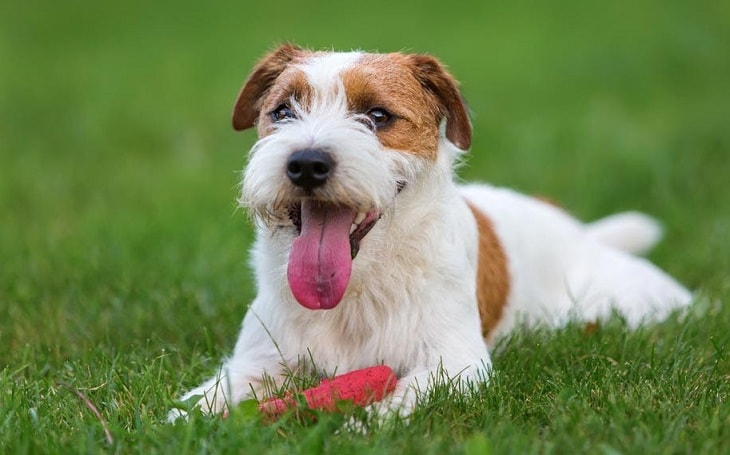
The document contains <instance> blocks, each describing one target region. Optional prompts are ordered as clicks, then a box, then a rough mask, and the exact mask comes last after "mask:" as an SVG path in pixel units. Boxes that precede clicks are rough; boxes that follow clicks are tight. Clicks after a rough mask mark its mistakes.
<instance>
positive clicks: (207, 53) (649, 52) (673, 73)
mask: <svg viewBox="0 0 730 455" xmlns="http://www.w3.org/2000/svg"><path fill="white" fill-rule="evenodd" d="M249 3H253V2H249ZM606 3H609V4H606ZM203 5H204V3H203V2H192V1H185V0H178V1H169V0H164V1H158V2H143V1H138V0H131V1H127V2H108V4H105V2H91V1H83V0H74V1H68V2H51V1H48V0H46V1H38V2H4V3H2V4H1V5H0V66H1V67H2V69H0V453H59V452H71V453H77V452H89V453H98V452H102V453H104V452H113V453H187V452H213V453H217V452H234V453H263V452H270V453H287V454H288V453H317V452H327V453H383V452H386V453H403V454H406V453H417V454H419V455H420V454H426V453H439V454H440V453H467V454H476V453H489V452H491V453H576V452H580V453H583V452H585V453H606V454H608V453H611V454H613V453H730V403H728V401H729V400H730V352H729V351H730V331H728V327H730V202H728V196H729V195H730V190H728V188H727V186H728V182H730V180H729V176H730V4H729V3H728V2H721V1H715V2H713V1H705V2H692V1H666V2H659V1H640V2H631V1H628V0H621V1H618V2H602V3H600V4H592V3H589V2H581V1H578V0H559V1H553V2H542V3H537V4H528V2H500V3H496V2H494V4H492V2H481V3H477V2H472V3H471V4H468V5H460V4H457V3H454V4H448V5H446V4H444V3H443V2H436V1H433V0H425V1H420V2H415V1H413V2H387V3H386V2H370V3H351V2H336V1H334V0H331V1H322V2H316V3H314V4H305V2H299V3H279V4H268V3H264V2H259V3H256V4H246V2H240V1H239V2H233V1H229V2H216V3H212V2H211V3H210V4H209V5H208V6H203ZM285 40H289V41H293V42H297V43H300V44H302V45H305V46H310V47H314V48H331V47H335V48H338V49H352V48H362V49H366V50H381V51H392V50H409V51H419V52H429V53H433V54H435V55H437V56H438V57H440V58H441V59H442V60H443V61H445V62H446V63H447V64H448V66H449V68H450V69H451V70H452V72H453V73H454V74H455V75H456V76H457V78H458V79H459V80H460V81H461V82H462V89H463V92H464V94H465V96H466V98H467V100H468V101H469V105H470V108H471V110H472V113H473V123H474V130H475V135H474V141H473V147H472V152H471V153H470V155H469V158H468V160H467V163H466V165H465V166H464V167H463V168H462V169H461V170H460V175H461V176H462V177H463V178H464V179H465V180H483V181H490V182H494V183H496V184H500V185H508V186H511V187H514V188H517V189H519V190H521V191H524V192H527V193H533V194H541V195H545V196H548V197H550V198H551V199H553V200H556V201H560V203H561V205H563V206H564V207H566V208H567V209H569V210H570V211H571V212H573V213H575V214H576V215H577V216H579V217H581V218H584V219H592V218H596V217H600V216H601V215H604V214H607V213H611V212H613V211H619V210H626V209H638V210H642V211H645V212H647V213H650V214H652V215H654V216H656V217H657V218H659V219H660V220H662V221H663V223H664V225H665V228H666V236H665V239H664V242H663V243H662V244H661V245H660V246H659V247H658V248H657V249H656V250H655V251H653V252H652V254H651V259H652V260H653V261H655V262H656V263H658V264H659V265H660V266H661V267H662V268H664V269H666V270H668V271H669V272H670V273H671V274H673V275H674V276H676V277H678V279H679V280H680V281H682V282H683V283H685V284H686V285H687V286H689V287H691V288H692V289H695V290H696V291H697V295H698V299H697V303H696V304H695V305H694V307H693V308H692V310H691V311H690V312H688V313H687V314H684V315H676V316H675V317H673V318H671V319H670V320H669V321H667V322H666V323H663V324H660V325H657V326H653V327H645V328H641V329H639V330H637V331H633V332H632V331H629V330H627V329H626V328H625V327H624V326H623V325H622V324H621V321H619V320H615V321H611V322H609V323H606V324H602V325H600V326H598V327H595V328H593V327H591V328H586V327H582V326H577V325H576V326H569V327H567V328H565V329H563V330H560V331H556V332H543V331H535V332H529V333H520V334H518V335H516V336H514V337H512V338H510V339H508V340H504V342H503V343H502V344H501V346H500V347H499V349H498V350H497V353H496V356H495V367H496V371H495V373H494V375H493V377H492V379H491V382H490V384H489V385H488V386H485V385H483V386H480V387H478V388H476V389H475V390H473V393H471V394H468V395H464V396H457V395H455V394H453V393H452V392H451V391H450V390H449V388H448V387H446V386H443V387H437V388H436V389H435V390H433V391H432V392H431V393H430V394H429V395H428V396H427V397H424V398H425V402H424V404H423V405H422V406H421V407H419V408H418V409H417V411H416V412H415V414H414V416H413V419H412V421H411V422H410V425H405V424H404V423H403V422H400V421H393V422H387V423H386V424H383V425H379V424H378V422H370V421H366V422H365V423H366V424H367V425H372V428H371V429H370V431H369V432H367V434H353V433H350V432H338V431H337V429H338V428H340V426H341V423H342V419H343V418H344V417H343V416H339V415H331V416H327V415H323V416H321V418H320V419H319V420H318V421H317V422H316V423H312V422H299V421H296V420H295V419H285V420H284V421H282V422H280V423H277V424H275V425H267V424H265V423H264V422H262V421H261V419H260V418H259V417H258V416H257V415H256V413H255V412H251V410H250V409H248V408H246V407H243V408H241V409H238V410H236V411H235V412H233V413H232V415H231V417H230V418H229V419H226V420H221V419H219V418H215V417H213V418H209V417H204V416H200V415H193V416H192V417H191V419H190V420H189V421H188V422H185V423H178V424H176V425H169V424H166V423H165V416H166V414H167V411H168V410H169V408H170V407H171V406H172V403H173V399H174V398H175V397H176V396H178V395H179V394H180V393H181V392H182V391H184V390H186V389H187V388H189V387H191V386H194V385H197V383H198V382H199V381H200V380H201V379H203V378H204V377H206V376H209V375H211V374H212V373H213V372H214V371H215V369H216V367H217V366H218V365H219V362H220V359H221V357H223V356H225V355H227V354H228V353H230V350H231V349H232V347H233V343H234V341H235V337H236V334H237V330H238V326H239V323H240V320H241V318H242V316H243V314H244V313H245V310H246V307H247V304H248V302H250V300H251V299H252V297H253V295H254V293H255V290H254V288H253V283H252V278H251V273H250V271H249V269H248V267H247V262H246V261H247V249H248V247H249V245H250V243H251V240H252V231H251V228H250V226H249V225H248V224H247V220H246V216H245V214H244V213H243V212H242V211H241V210H239V209H237V208H236V204H235V199H236V193H237V185H238V183H239V177H240V170H241V169H242V168H243V166H244V164H245V160H246V153H247V150H248V148H249V147H250V146H251V144H252V143H253V141H254V135H253V134H252V133H251V132H247V133H243V134H236V133H234V132H233V131H232V129H231V128H230V117H229V116H230V111H231V107H232V103H233V100H234V97H235V95H236V93H237V91H238V89H239V87H240V85H241V83H242V82H243V80H244V79H245V77H246V75H247V72H248V70H249V69H250V67H251V65H252V64H253V62H255V60H256V59H257V58H258V57H259V56H260V55H262V54H263V53H264V52H265V51H267V50H268V49H271V48H272V47H273V46H274V45H275V44H276V43H279V42H282V41H285ZM355 414H356V415H358V413H357V412H355Z"/></svg>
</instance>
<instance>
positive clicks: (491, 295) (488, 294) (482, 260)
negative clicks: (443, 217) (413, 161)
mask: <svg viewBox="0 0 730 455" xmlns="http://www.w3.org/2000/svg"><path fill="white" fill-rule="evenodd" d="M467 205H468V206H469V208H470V209H471V212H472V213H473V214H474V219H475V220H476V222H477V228H478V230H479V262H478V267H477V301H478V303H479V316H480V318H481V321H482V334H483V335H484V337H485V338H487V340H488V341H490V336H491V334H492V331H493V330H494V328H495V327H496V326H497V324H498V323H499V321H500V320H501V319H502V312H503V311H504V307H505V305H506V304H507V295H508V294H509V272H508V271H507V256H506V255H505V254H504V250H503V249H502V245H501V244H500V242H499V239H497V235H496V234H495V232H494V228H493V227H492V223H491V221H490V220H489V218H487V216H486V215H484V213H482V212H481V211H479V209H477V208H476V207H475V206H473V205H472V204H471V203H469V202H468V201H467Z"/></svg>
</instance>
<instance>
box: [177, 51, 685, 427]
mask: <svg viewBox="0 0 730 455" xmlns="http://www.w3.org/2000/svg"><path fill="white" fill-rule="evenodd" d="M254 126H255V127H256V128H257V131H258V141H257V142H256V144H255V145H254V146H253V148H252V150H251V152H250V157H249V162H248V165H247V166H246V169H245V171H244V173H243V183H242V190H241V197H240V204H241V206H243V207H245V208H246V209H247V210H248V211H249V213H250V215H251V217H252V219H253V220H254V223H255V225H256V229H257V238H256V242H255V245H254V247H253V250H252V260H251V262H252V265H253V269H254V270H255V275H256V282H257V285H258V294H257V296H256V298H255V300H254V301H253V303H252V304H251V306H250V308H249V310H248V312H247V313H246V315H245V318H244V320H243V325H242V328H241V332H240V335H239V338H238V341H237V343H236V345H235V350H234V352H233V355H232V356H231V357H230V358H228V359H227V360H226V361H225V362H224V364H223V366H222V368H221V369H220V370H219V373H218V374H217V375H215V376H214V377H213V378H211V379H210V380H208V381H206V382H205V383H203V384H202V385H201V386H200V387H197V388H195V389H193V390H191V391H190V392H188V393H187V394H186V395H185V396H183V397H182V399H183V400H189V399H191V400H195V399H199V401H198V405H199V406H200V407H201V408H202V410H203V411H204V412H209V413H222V412H226V410H227V409H229V407H231V406H235V405H236V404H237V403H239V402H240V401H241V400H244V399H247V398H250V397H261V396H263V395H265V394H266V391H267V384H269V386H270V384H271V382H273V383H274V384H277V383H278V384H281V382H282V381H283V380H284V377H285V376H286V374H288V372H291V371H296V370H297V368H300V367H301V365H302V362H304V363H307V364H308V365H309V367H310V368H314V369H315V370H316V371H317V372H319V373H320V374H322V375H327V374H333V373H334V372H338V373H344V372H348V371H352V370H356V369H360V368H364V367H368V366H372V365H376V364H385V365H388V366H390V367H391V368H393V370H394V372H395V373H396V375H397V377H398V382H397V384H396V388H395V392H394V393H393V394H392V395H391V397H390V399H389V400H388V401H387V403H386V402H384V403H385V404H383V405H382V407H384V408H385V412H400V413H403V414H404V415H407V414H408V413H409V412H411V411H412V410H413V408H414V406H415V405H416V403H417V400H418V397H419V396H420V394H421V393H422V392H424V391H425V390H427V389H428V387H430V386H431V385H432V384H433V381H434V380H435V378H436V377H437V376H439V375H441V376H443V375H446V376H447V377H448V378H450V379H452V380H454V382H455V383H459V384H468V383H470V382H472V383H473V382H475V381H484V380H486V378H487V377H488V372H489V371H490V369H491V365H492V363H491V359H490V354H489V351H490V349H491V348H492V347H493V345H494V343H495V342H496V340H498V339H499V338H500V337H502V336H504V335H505V334H508V333H510V331H511V330H513V329H514V328H515V327H517V326H523V325H524V326H534V325H544V326H549V327H560V326H562V325H564V324H566V323H567V322H569V321H586V322H594V321H599V320H603V319H606V318H608V317H610V316H612V315H615V314H618V315H620V316H621V317H622V318H623V319H624V320H625V322H626V324H627V325H628V326H630V327H636V326H638V325H639V324H643V323H649V322H656V321H661V320H663V319H664V318H666V317H667V316H668V315H669V314H670V313H671V312H672V311H674V310H676V309H679V308H681V307H684V306H687V305H689V304H690V303H691V301H692V294H691V293H690V292H689V291H688V290H687V289H685V288H684V287H683V286H682V285H680V284H679V283H678V282H677V281H675V280H674V279H673V278H671V277H670V276H668V275H667V274H666V273H665V272H663V271H662V270H660V269H659V268H657V267H656V266H654V265H653V264H652V263H650V262H648V261H647V260H645V259H643V258H641V257H638V256H637V255H638V254H641V253H643V252H645V251H646V250H648V249H649V248H651V247H652V246H653V245H654V244H655V243H656V242H657V241H658V240H659V238H660V236H661V229H660V227H659V225H658V224H657V223H656V222H655V221H654V220H653V219H652V218H650V217H648V216H646V215H643V214H640V213H635V212H628V213H620V214H616V215H612V216H609V217H607V218H604V219H601V220H599V221H597V222H594V223H589V224H584V223H581V222H579V221H577V220H576V219H574V218H573V217H572V216H570V215H569V214H568V213H566V211H564V210H563V209H561V208H559V207H557V206H555V205H554V204H551V203H548V202H546V201H544V200H541V199H539V198H533V197H528V196H525V195H522V194H519V193H517V192H514V191H511V190H509V189H504V188H496V187H493V186H490V185H486V184H469V185H460V184H457V183H456V182H455V176H454V168H455V165H456V163H458V161H459V158H460V156H461V155H462V154H463V153H464V152H465V151H466V150H468V149H469V148H470V144H471V137H472V131H471V124H470V121H469V116H468V113H467V109H466V107H465V104H464V102H463V100H462V96H461V94H460V92H459V89H458V85H457V82H456V81H455V79H454V78H453V77H452V76H451V75H450V74H449V72H447V70H446V69H445V68H444V66H443V65H442V64H441V63H440V62H439V61H438V60H437V59H436V58H434V57H432V56H429V55H420V54H404V53H389V54H372V53H364V52H344V53H339V52H315V51H310V50H306V49H302V48H299V47H296V46H293V45H289V44H285V45H282V46H280V47H279V48H277V49H276V50H274V51H273V52H271V53H269V54H268V55H266V56H265V57H264V58H263V59H262V60H261V61H260V62H259V63H258V64H257V65H256V66H255V68H254V69H253V71H252V73H251V74H250V76H249V77H248V79H247V80H246V82H245V84H244V86H243V88H242V90H241V92H240V94H239V95H238V99H237V100H236V103H235V107H234V110H233V127H234V128H235V129H236V130H245V129H248V128H252V127H254ZM180 414H181V411H177V410H175V411H173V412H172V413H171V418H173V419H174V418H175V417H177V416H179V415H180Z"/></svg>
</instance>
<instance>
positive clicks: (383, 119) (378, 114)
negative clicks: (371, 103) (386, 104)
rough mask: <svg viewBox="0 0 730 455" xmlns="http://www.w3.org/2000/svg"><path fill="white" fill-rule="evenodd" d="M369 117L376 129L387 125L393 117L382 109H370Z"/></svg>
mask: <svg viewBox="0 0 730 455" xmlns="http://www.w3.org/2000/svg"><path fill="white" fill-rule="evenodd" d="M367 116H368V118H369V119H370V121H371V122H373V125H374V126H375V127H376V128H379V127H382V126H385V125H387V124H388V123H390V120H391V118H392V117H393V116H392V115H391V114H390V112H388V111H386V110H385V109H383V108H380V107H374V108H372V109H370V110H369V111H368V113H367Z"/></svg>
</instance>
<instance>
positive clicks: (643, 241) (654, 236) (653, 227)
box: [586, 212, 663, 254]
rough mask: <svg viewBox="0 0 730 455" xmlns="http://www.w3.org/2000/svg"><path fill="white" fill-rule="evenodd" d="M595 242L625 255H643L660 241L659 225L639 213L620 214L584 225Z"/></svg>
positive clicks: (660, 230)
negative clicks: (625, 253) (624, 252)
mask: <svg viewBox="0 0 730 455" xmlns="http://www.w3.org/2000/svg"><path fill="white" fill-rule="evenodd" d="M586 231H587V233H588V235H589V236H590V237H592V238H594V239H595V240H597V241H599V242H601V243H603V244H606V245H610V246H612V247H614V248H617V249H619V250H622V251H626V252H627V253H632V254H644V253H646V252H647V251H649V250H650V249H651V248H652V247H653V246H654V245H656V244H657V243H659V241H660V240H661V239H662V235H663V230H662V226H661V224H659V222H658V221H657V220H655V219H654V218H652V217H650V216H648V215H644V214H643V213H639V212H622V213H617V214H615V215H610V216H607V217H605V218H601V219H600V220H597V221H594V222H592V223H588V224H586Z"/></svg>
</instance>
